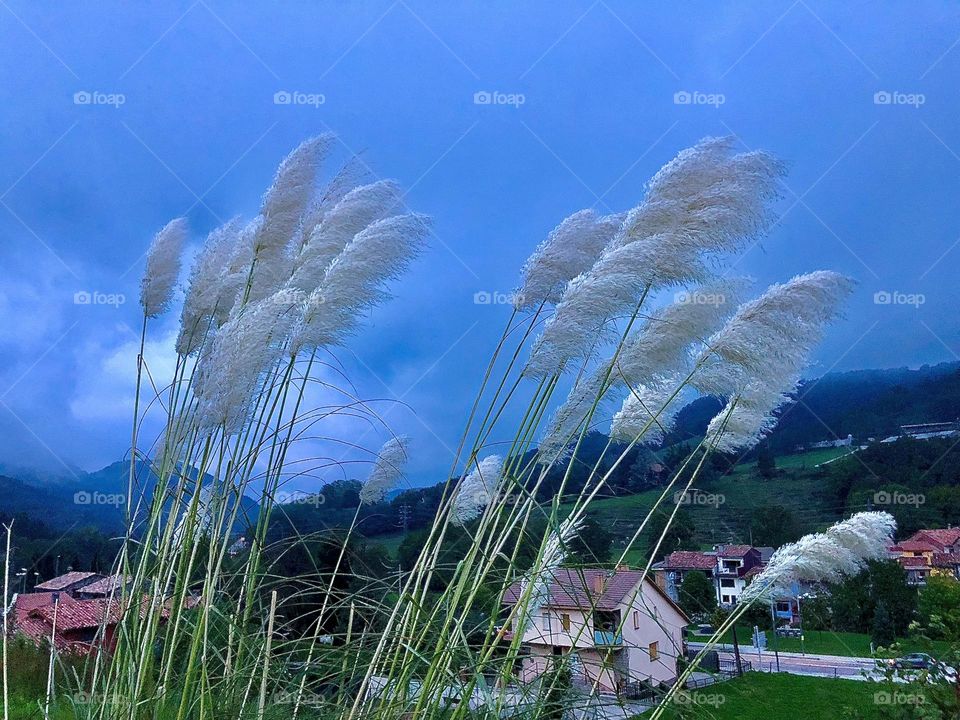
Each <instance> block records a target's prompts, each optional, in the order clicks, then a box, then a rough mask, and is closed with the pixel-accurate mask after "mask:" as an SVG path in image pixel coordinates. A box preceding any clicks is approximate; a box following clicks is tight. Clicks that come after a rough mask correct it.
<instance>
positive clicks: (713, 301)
mask: <svg viewBox="0 0 960 720" xmlns="http://www.w3.org/2000/svg"><path fill="white" fill-rule="evenodd" d="M748 282H749V281H748V280H747V279H745V278H735V279H730V280H715V281H713V282H710V283H706V284H704V285H700V286H698V287H697V288H695V289H693V290H690V291H685V292H683V293H678V295H677V299H676V301H675V302H674V303H672V304H671V305H667V306H666V307H664V308H661V309H659V310H657V311H655V312H654V313H653V314H652V315H651V317H650V318H649V319H648V320H647V322H646V323H645V324H644V326H643V327H641V328H640V330H638V331H637V332H635V333H633V334H632V335H631V336H630V337H629V338H627V340H626V341H625V342H624V343H623V345H622V346H621V348H620V351H619V353H618V354H617V357H616V366H615V367H613V369H612V371H611V362H612V358H611V359H610V360H608V361H606V362H604V363H601V365H600V366H599V367H598V368H596V369H595V370H594V371H593V372H592V373H590V374H588V375H587V376H586V377H585V378H583V379H581V380H580V381H579V382H577V384H576V385H575V386H574V388H573V389H572V390H571V391H570V394H569V396H568V397H567V399H566V400H565V401H564V403H563V404H562V405H561V406H560V407H559V408H558V409H557V410H556V412H555V413H554V414H553V417H552V418H551V421H550V425H549V426H548V429H547V432H546V433H545V434H544V439H543V441H542V442H541V445H540V450H541V458H542V459H544V460H548V461H552V460H553V459H554V458H556V457H560V456H562V453H563V451H564V450H565V449H566V448H567V446H568V445H569V443H570V442H571V439H572V438H573V437H574V436H575V434H576V432H577V430H578V428H580V427H581V426H582V425H583V423H584V422H585V420H586V418H587V416H588V415H590V411H591V409H592V408H593V407H594V402H597V398H598V397H600V400H599V401H598V402H597V407H596V410H595V411H594V415H597V414H598V412H599V411H600V410H601V408H602V407H603V406H604V405H605V404H606V402H607V400H608V397H607V395H606V393H607V392H609V390H610V388H614V387H620V386H622V385H624V384H627V385H638V386H641V385H645V384H656V382H657V379H658V378H659V379H660V380H662V377H663V376H665V375H674V374H678V373H681V372H682V373H683V374H686V372H687V371H689V370H690V367H691V353H692V346H695V345H702V344H703V343H704V342H705V339H706V338H707V337H708V336H709V335H710V334H711V333H713V332H714V331H715V330H716V329H717V328H718V327H719V326H720V325H721V323H722V322H723V320H724V318H726V317H727V316H729V315H730V313H732V312H733V309H734V308H735V307H736V305H737V303H738V302H739V299H740V297H741V295H742V294H743V291H744V289H745V288H746V285H747V284H748ZM608 376H609V378H608V381H607V383H606V384H605V383H604V378H607V377H608ZM676 380H677V383H679V382H680V381H681V380H682V377H678V378H676ZM674 389H675V388H674ZM601 393H602V394H603V395H602V397H601ZM659 408H660V406H659V405H658V406H656V407H655V408H654V410H657V409H659ZM624 409H625V410H627V411H628V412H629V411H631V410H633V408H631V407H628V406H626V405H625V406H624ZM633 414H635V413H633ZM624 420H626V418H624ZM652 437H653V436H651V438H652Z"/></svg>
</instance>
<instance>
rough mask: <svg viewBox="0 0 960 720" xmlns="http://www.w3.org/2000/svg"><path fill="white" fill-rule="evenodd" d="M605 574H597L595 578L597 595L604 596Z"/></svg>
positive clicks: (594, 590) (594, 589) (595, 592)
mask: <svg viewBox="0 0 960 720" xmlns="http://www.w3.org/2000/svg"><path fill="white" fill-rule="evenodd" d="M603 581H604V577H603V573H597V574H596V575H594V576H593V592H594V594H596V595H602V594H603V585H604V582H603Z"/></svg>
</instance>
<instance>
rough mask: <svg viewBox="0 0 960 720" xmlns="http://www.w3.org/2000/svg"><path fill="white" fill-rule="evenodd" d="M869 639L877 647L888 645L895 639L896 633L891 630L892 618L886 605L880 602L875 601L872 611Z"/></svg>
mask: <svg viewBox="0 0 960 720" xmlns="http://www.w3.org/2000/svg"><path fill="white" fill-rule="evenodd" d="M870 639H871V640H873V644H874V645H875V646H877V647H890V645H891V644H892V643H893V641H894V640H896V633H895V632H894V630H893V619H892V618H891V617H890V613H888V612H887V608H886V606H884V604H883V603H882V602H879V603H877V607H876V609H875V610H874V612H873V630H872V632H871V633H870Z"/></svg>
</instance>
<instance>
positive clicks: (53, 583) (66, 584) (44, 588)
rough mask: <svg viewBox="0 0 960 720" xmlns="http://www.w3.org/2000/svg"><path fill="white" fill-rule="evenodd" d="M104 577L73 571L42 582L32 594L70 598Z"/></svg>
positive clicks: (94, 573)
mask: <svg viewBox="0 0 960 720" xmlns="http://www.w3.org/2000/svg"><path fill="white" fill-rule="evenodd" d="M105 577H106V575H102V574H100V573H96V572H81V571H73V572H68V573H65V574H63V575H58V576H57V577H55V578H51V579H50V580H47V581H46V582H42V583H40V584H38V585H36V586H35V587H34V588H33V592H35V593H41V592H59V593H67V594H68V595H70V596H76V594H77V591H79V590H80V589H81V588H83V587H86V586H87V585H90V584H92V583H95V582H97V581H98V580H103V579H104V578H105Z"/></svg>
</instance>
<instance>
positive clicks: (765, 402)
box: [706, 380, 796, 453]
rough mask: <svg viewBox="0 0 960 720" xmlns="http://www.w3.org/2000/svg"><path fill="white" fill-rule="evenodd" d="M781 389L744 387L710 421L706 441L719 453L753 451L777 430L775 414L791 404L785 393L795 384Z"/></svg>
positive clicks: (793, 383)
mask: <svg viewBox="0 0 960 720" xmlns="http://www.w3.org/2000/svg"><path fill="white" fill-rule="evenodd" d="M784 385H785V386H788V387H786V388H785V391H781V388H780V387H779V386H776V385H774V386H772V387H769V386H767V385H764V384H762V383H759V382H754V383H751V384H749V385H747V386H746V387H745V388H744V390H743V391H742V392H741V393H740V394H739V395H737V396H736V397H734V398H731V399H730V400H729V401H727V404H726V405H725V406H724V408H723V410H721V411H720V412H719V413H718V414H717V415H716V416H714V418H713V419H712V420H710V423H709V424H708V425H707V434H706V437H707V438H708V439H709V440H712V442H713V443H714V447H715V448H716V449H717V450H719V451H720V452H725V453H734V452H737V451H746V450H749V449H750V448H752V447H754V446H755V445H756V444H757V443H758V442H760V441H761V440H762V439H763V438H765V437H766V436H767V435H769V434H770V433H771V432H772V431H773V429H774V428H775V427H776V426H777V415H776V413H777V410H778V409H779V408H780V407H781V406H782V405H784V404H786V403H788V402H791V401H792V398H791V397H790V396H789V395H787V394H786V392H792V391H793V389H794V388H795V387H796V381H795V380H793V381H790V382H786V383H784Z"/></svg>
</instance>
